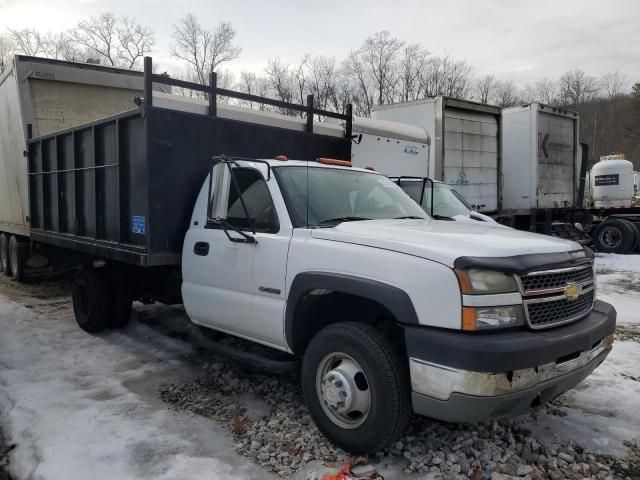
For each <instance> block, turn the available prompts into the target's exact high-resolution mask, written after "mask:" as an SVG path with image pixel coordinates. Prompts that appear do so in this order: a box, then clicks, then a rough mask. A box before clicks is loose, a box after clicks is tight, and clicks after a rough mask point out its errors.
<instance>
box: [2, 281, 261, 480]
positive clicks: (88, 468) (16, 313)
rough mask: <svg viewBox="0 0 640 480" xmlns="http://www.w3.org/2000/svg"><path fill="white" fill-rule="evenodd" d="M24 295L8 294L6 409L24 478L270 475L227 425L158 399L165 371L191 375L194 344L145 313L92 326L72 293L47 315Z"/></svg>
mask: <svg viewBox="0 0 640 480" xmlns="http://www.w3.org/2000/svg"><path fill="white" fill-rule="evenodd" d="M6 282H7V280H6V279H2V283H4V284H6ZM23 300H26V301H27V302H28V303H27V305H28V306H29V307H31V308H26V307H25V306H24V305H21V304H19V303H17V302H15V301H13V300H11V299H9V298H7V296H5V295H2V294H0V325H1V330H0V332H1V333H0V414H1V417H2V418H1V421H2V423H3V425H4V429H5V434H6V435H7V437H8V439H9V440H10V441H11V443H15V444H17V448H15V450H13V452H12V453H11V457H10V459H11V463H10V472H11V474H12V475H13V476H14V477H15V478H17V479H23V478H30V479H61V480H62V479H63V480H68V479H75V478H82V479H95V480H99V479H114V478H118V479H129V478H154V479H167V480H168V479H178V478H180V479H183V478H184V479H187V478H188V479H196V480H197V479H201V478H202V479H205V478H206V479H210V480H211V479H213V480H216V479H253V478H255V479H258V478H259V479H261V480H262V479H265V478H270V476H269V475H268V474H265V472H263V471H260V469H259V468H258V467H256V466H254V465H253V464H251V463H249V462H247V461H246V460H245V459H244V458H242V457H240V456H239V455H237V454H236V453H235V451H234V443H233V441H232V438H231V436H230V434H229V433H228V432H227V430H226V428H223V427H222V426H220V425H217V424H215V423H213V422H211V421H208V420H206V419H204V418H202V417H199V416H197V415H194V414H189V413H186V412H173V411H169V410H167V409H166V407H165V406H164V404H162V402H160V401H159V400H158V399H157V390H158V386H159V383H160V381H161V380H165V381H166V380H167V379H173V380H176V379H180V378H181V377H182V376H183V373H184V372H186V374H187V375H189V369H185V365H186V366H188V364H189V358H190V356H193V355H194V352H193V348H192V347H191V346H190V345H187V344H185V343H183V342H181V341H179V340H175V339H172V338H169V337H166V336H163V335H160V334H158V333H156V332H155V331H154V330H153V329H152V328H150V327H149V326H146V325H143V324H140V323H134V324H133V325H132V326H131V328H129V329H127V331H126V333H116V332H111V333H106V334H102V335H98V336H91V335H89V334H87V333H84V332H83V331H81V330H80V329H79V328H78V327H77V326H76V324H75V321H74V320H73V317H72V315H71V313H70V309H69V305H68V301H67V300H66V298H62V299H61V298H58V299H52V300H51V301H49V300H44V299H43V300H41V301H40V302H41V304H47V306H46V307H45V311H46V312H48V314H44V315H39V314H36V313H34V308H35V309H36V310H38V309H39V308H40V307H42V305H37V301H36V305H33V298H28V297H27V298H26V299H25V298H23ZM51 306H53V308H50V307H51ZM56 306H57V307H56Z"/></svg>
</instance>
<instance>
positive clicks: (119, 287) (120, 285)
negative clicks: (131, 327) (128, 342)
mask: <svg viewBox="0 0 640 480" xmlns="http://www.w3.org/2000/svg"><path fill="white" fill-rule="evenodd" d="M109 281H110V284H111V296H112V303H111V307H112V308H111V316H110V317H109V320H108V322H107V327H109V328H124V327H126V326H127V324H128V323H129V319H130V318H131V307H132V304H133V295H132V292H131V285H130V283H129V281H128V279H127V276H126V273H125V272H124V271H122V270H120V269H112V270H111V272H110V275H109Z"/></svg>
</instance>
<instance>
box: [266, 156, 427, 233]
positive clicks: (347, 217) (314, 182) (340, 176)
mask: <svg viewBox="0 0 640 480" xmlns="http://www.w3.org/2000/svg"><path fill="white" fill-rule="evenodd" d="M274 171H275V172H276V175H277V177H278V180H279V181H280V184H281V188H282V189H283V190H284V192H285V197H286V199H287V203H288V205H289V210H290V213H291V216H292V217H293V222H294V225H295V226H298V227H300V226H305V225H309V226H311V227H332V226H335V225H337V224H338V223H341V222H344V221H355V220H382V219H393V218H428V216H427V215H426V214H425V212H424V211H423V210H422V209H421V208H420V207H419V206H418V205H417V204H416V203H415V202H414V201H413V200H411V198H409V197H408V196H407V195H406V194H405V193H404V192H403V191H402V189H401V188H400V187H398V186H397V185H396V184H395V183H393V182H392V181H391V180H389V179H388V178H387V177H385V176H382V175H378V174H375V173H368V172H361V171H358V170H346V169H338V168H321V167H308V168H307V167H303V166H292V167H277V168H274ZM307 200H308V201H307Z"/></svg>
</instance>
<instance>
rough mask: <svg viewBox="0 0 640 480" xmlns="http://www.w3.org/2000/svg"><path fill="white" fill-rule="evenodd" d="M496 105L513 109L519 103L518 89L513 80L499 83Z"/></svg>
mask: <svg viewBox="0 0 640 480" xmlns="http://www.w3.org/2000/svg"><path fill="white" fill-rule="evenodd" d="M494 95H495V104H496V105H498V106H499V107H502V108H505V107H512V106H514V105H516V104H517V103H518V102H519V98H518V89H517V87H516V85H515V84H514V83H513V82H512V81H511V80H504V81H501V82H498V85H497V88H496V92H495V94H494Z"/></svg>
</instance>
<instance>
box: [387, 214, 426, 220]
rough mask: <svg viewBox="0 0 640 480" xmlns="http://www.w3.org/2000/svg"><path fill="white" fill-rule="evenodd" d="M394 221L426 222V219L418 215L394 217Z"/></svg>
mask: <svg viewBox="0 0 640 480" xmlns="http://www.w3.org/2000/svg"><path fill="white" fill-rule="evenodd" d="M393 219H394V220H426V217H418V216H417V215H405V216H404V217H393Z"/></svg>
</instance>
